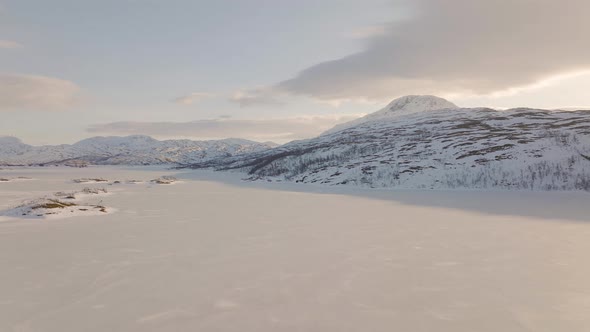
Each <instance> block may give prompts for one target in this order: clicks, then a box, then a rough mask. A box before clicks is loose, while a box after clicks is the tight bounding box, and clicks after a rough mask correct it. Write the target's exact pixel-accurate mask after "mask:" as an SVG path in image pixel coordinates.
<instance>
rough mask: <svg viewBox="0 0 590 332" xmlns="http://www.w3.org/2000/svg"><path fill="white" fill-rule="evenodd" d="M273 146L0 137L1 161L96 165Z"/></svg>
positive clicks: (189, 159)
mask: <svg viewBox="0 0 590 332" xmlns="http://www.w3.org/2000/svg"><path fill="white" fill-rule="evenodd" d="M270 147H271V146H270V145H268V144H265V143H258V142H253V141H248V140H242V139H225V140H217V141H191V140H166V141H158V140H155V139H153V138H151V137H148V136H140V135H136V136H127V137H93V138H89V139H85V140H82V141H80V142H78V143H75V144H72V145H46V146H39V147H36V146H31V145H27V144H24V143H22V142H21V141H20V140H18V139H16V138H14V137H0V165H31V164H56V163H71V162H86V163H89V164H97V165H155V164H187V163H194V162H199V161H203V160H208V159H212V158H219V157H222V156H232V155H235V154H239V153H245V152H255V151H262V150H265V149H268V148H270Z"/></svg>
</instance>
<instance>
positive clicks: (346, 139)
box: [191, 96, 590, 190]
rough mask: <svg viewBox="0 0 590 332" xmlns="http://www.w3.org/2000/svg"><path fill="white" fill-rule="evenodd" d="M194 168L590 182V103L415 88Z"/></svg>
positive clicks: (514, 184)
mask: <svg viewBox="0 0 590 332" xmlns="http://www.w3.org/2000/svg"><path fill="white" fill-rule="evenodd" d="M408 105H411V107H408ZM439 107H442V108H440V109H436V108H439ZM191 167H193V168H215V169H218V170H238V171H241V172H245V173H248V174H249V178H250V179H253V180H254V179H268V180H275V181H293V182H303V183H317V184H326V185H352V186H362V187H371V188H427V189H447V188H467V189H483V188H486V189H534V190H590V111H548V110H539V109H528V108H519V109H510V110H506V111H497V110H493V109H488V108H458V107H456V106H454V105H453V104H451V103H450V102H446V101H444V100H441V99H440V98H436V97H432V96H408V97H403V98H400V99H398V100H395V101H393V102H392V103H391V104H390V105H389V106H388V107H386V108H385V109H384V110H381V111H379V112H376V113H373V114H370V115H368V116H365V117H364V118H361V119H357V120H354V121H352V122H350V123H347V124H343V125H340V126H338V127H336V128H334V129H332V130H329V131H328V132H326V133H324V134H322V135H321V136H319V137H316V138H313V139H309V140H304V141H296V142H291V143H288V144H285V145H283V146H280V147H278V148H274V149H271V150H267V151H262V152H255V153H250V154H245V155H241V156H238V157H232V158H223V159H217V160H211V161H209V162H204V163H196V164H193V165H192V166H191Z"/></svg>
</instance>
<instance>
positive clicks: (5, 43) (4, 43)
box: [0, 39, 23, 49]
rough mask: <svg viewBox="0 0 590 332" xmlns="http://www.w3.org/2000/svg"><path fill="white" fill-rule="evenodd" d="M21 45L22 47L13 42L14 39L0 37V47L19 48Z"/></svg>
mask: <svg viewBox="0 0 590 332" xmlns="http://www.w3.org/2000/svg"><path fill="white" fill-rule="evenodd" d="M21 47H23V45H21V44H19V43H17V42H15V41H12V40H3V39H0V48H8V49H12V48H21Z"/></svg>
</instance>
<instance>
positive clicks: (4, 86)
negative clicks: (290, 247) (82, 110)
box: [0, 74, 81, 111]
mask: <svg viewBox="0 0 590 332" xmlns="http://www.w3.org/2000/svg"><path fill="white" fill-rule="evenodd" d="M80 93H81V90H80V87H78V86H77V85H76V84H75V83H73V82H70V81H66V80H62V79H58V78H53V77H45V76H34V75H17V74H0V111H14V110H35V111H37V110H38V111H45V110H47V111H54V110H66V109H69V108H72V107H74V106H75V105H76V104H78V102H79V101H80Z"/></svg>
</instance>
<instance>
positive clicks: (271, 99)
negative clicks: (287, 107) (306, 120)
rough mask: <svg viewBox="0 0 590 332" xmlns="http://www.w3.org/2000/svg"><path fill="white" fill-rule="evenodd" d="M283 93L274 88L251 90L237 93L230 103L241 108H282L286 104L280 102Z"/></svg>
mask: <svg viewBox="0 0 590 332" xmlns="http://www.w3.org/2000/svg"><path fill="white" fill-rule="evenodd" d="M281 95H284V93H283V92H281V91H277V90H275V89H273V88H270V87H269V88H255V89H251V90H239V91H236V92H235V93H234V94H233V95H232V96H231V97H230V98H229V101H230V102H233V103H236V104H238V105H240V107H250V106H281V105H284V103H283V102H282V101H281V100H280V97H281Z"/></svg>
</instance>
